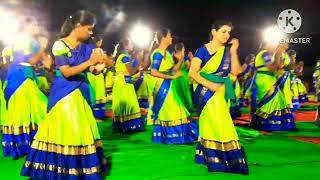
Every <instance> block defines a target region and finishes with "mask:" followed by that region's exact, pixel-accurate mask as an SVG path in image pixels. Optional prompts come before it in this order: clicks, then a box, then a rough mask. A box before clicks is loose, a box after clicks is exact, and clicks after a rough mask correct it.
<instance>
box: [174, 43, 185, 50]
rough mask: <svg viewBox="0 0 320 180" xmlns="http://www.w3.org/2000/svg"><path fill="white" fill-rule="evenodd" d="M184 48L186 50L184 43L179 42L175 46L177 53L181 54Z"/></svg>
mask: <svg viewBox="0 0 320 180" xmlns="http://www.w3.org/2000/svg"><path fill="white" fill-rule="evenodd" d="M183 48H184V44H183V42H179V43H176V44H175V45H174V51H175V52H180V51H182V49H183Z"/></svg>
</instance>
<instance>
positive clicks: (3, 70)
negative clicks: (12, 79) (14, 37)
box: [0, 46, 13, 131]
mask: <svg viewBox="0 0 320 180" xmlns="http://www.w3.org/2000/svg"><path fill="white" fill-rule="evenodd" d="M12 62H13V47H12V46H8V47H5V48H4V49H3V50H2V59H1V61H0V125H2V120H4V119H5V114H6V111H7V108H6V99H5V98H4V89H5V87H6V85H7V75H8V66H9V64H10V63H12ZM0 131H2V128H1V130H0Z"/></svg>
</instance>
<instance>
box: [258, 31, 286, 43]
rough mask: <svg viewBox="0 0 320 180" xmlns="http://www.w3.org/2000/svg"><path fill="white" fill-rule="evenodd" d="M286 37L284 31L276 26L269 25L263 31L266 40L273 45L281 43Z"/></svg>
mask: <svg viewBox="0 0 320 180" xmlns="http://www.w3.org/2000/svg"><path fill="white" fill-rule="evenodd" d="M284 37H285V35H284V33H283V32H282V31H281V30H280V29H279V28H278V27H276V26H272V27H268V28H267V29H265V31H264V32H263V39H264V42H266V43H270V44H272V45H277V44H279V43H280V42H281V41H282V40H283V39H284Z"/></svg>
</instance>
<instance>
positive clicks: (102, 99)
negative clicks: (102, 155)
mask: <svg viewBox="0 0 320 180" xmlns="http://www.w3.org/2000/svg"><path fill="white" fill-rule="evenodd" d="M90 40H91V41H90V42H89V43H90V44H91V45H92V46H93V47H96V48H101V46H102V43H103V39H102V37H100V36H94V37H91V39H90ZM87 77H88V80H89V84H90V86H91V88H92V92H93V95H94V99H95V105H94V107H93V114H94V116H95V117H96V118H97V119H99V120H101V119H104V118H105V117H106V101H107V96H106V91H105V80H104V73H99V74H93V73H91V72H88V73H87Z"/></svg>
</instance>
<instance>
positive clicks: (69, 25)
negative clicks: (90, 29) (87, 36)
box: [60, 10, 97, 38]
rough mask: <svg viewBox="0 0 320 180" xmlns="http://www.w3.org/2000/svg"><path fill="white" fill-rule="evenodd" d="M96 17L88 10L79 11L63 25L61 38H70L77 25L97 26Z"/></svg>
mask: <svg viewBox="0 0 320 180" xmlns="http://www.w3.org/2000/svg"><path fill="white" fill-rule="evenodd" d="M96 22H97V19H96V16H95V15H94V14H93V13H91V12H90V11H87V10H79V11H77V12H75V13H74V14H72V15H71V16H69V17H68V18H67V19H66V20H65V21H64V23H63V25H62V27H61V30H60V38H63V37H66V36H68V35H69V34H70V33H71V32H72V30H73V29H74V28H75V27H76V25H77V24H80V25H82V26H86V25H94V24H96Z"/></svg>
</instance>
